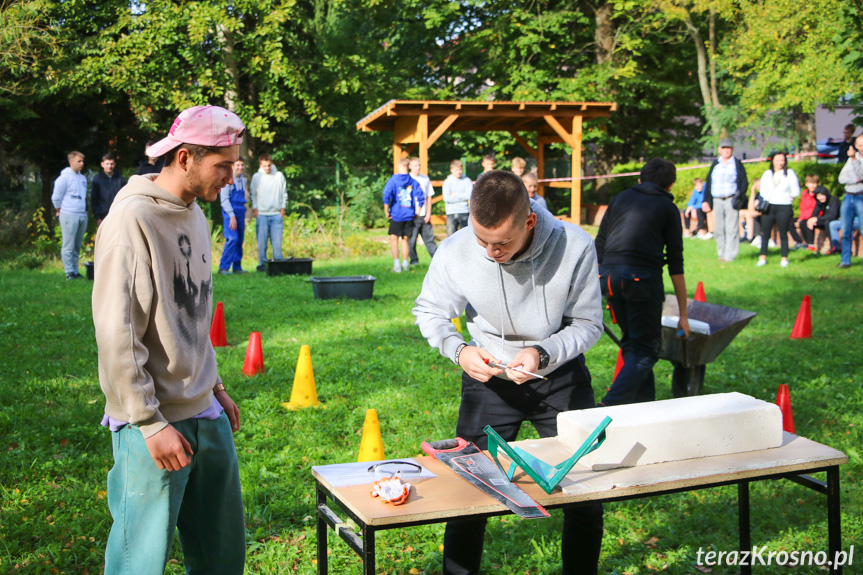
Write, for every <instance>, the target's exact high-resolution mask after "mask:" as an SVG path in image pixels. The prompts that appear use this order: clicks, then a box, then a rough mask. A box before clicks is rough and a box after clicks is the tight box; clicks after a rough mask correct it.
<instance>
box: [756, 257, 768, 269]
mask: <svg viewBox="0 0 863 575" xmlns="http://www.w3.org/2000/svg"><path fill="white" fill-rule="evenodd" d="M766 265H767V260H762V259H760V258H759V260H758V263H756V264H755V267H757V268H760V267H762V266H766Z"/></svg>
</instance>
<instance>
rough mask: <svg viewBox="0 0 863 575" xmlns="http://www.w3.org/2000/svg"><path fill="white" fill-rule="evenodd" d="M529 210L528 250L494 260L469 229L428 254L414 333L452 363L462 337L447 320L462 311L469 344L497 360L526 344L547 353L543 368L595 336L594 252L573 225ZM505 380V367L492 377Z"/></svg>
mask: <svg viewBox="0 0 863 575" xmlns="http://www.w3.org/2000/svg"><path fill="white" fill-rule="evenodd" d="M531 211H532V212H534V213H535V214H536V217H537V223H536V227H535V228H534V233H533V240H532V242H531V244H530V247H529V248H528V249H527V250H525V252H524V253H523V254H521V255H520V256H519V257H518V258H515V259H513V260H510V261H508V262H505V263H503V264H498V263H497V262H495V261H494V260H493V259H491V258H490V257H488V255H487V254H486V250H485V248H483V247H482V246H480V245H479V244H478V243H477V240H476V236H475V235H474V232H473V227H468V228H465V229H462V230H459V231H458V232H456V233H455V234H453V235H452V236H451V237H449V238H447V239H446V240H444V241H443V243H441V245H440V246H439V247H438V252H437V253H436V254H435V257H434V258H432V262H431V265H430V266H429V271H428V273H427V274H426V277H425V280H424V281H423V287H422V291H421V292H420V295H419V297H418V298H417V300H416V306H415V307H414V309H413V314H414V315H415V316H416V318H417V320H416V324H417V326H419V328H420V332H421V333H422V335H423V337H425V338H426V339H427V340H428V342H429V343H430V344H431V346H432V347H436V348H438V349H439V350H440V352H441V355H443V356H444V357H448V358H449V359H450V360H452V361H455V352H456V349H457V348H458V346H459V344H461V343H462V342H464V339H463V338H462V336H461V335H460V334H459V333H458V332H457V331H456V329H455V327H454V326H453V324H452V322H451V318H454V317H459V316H460V315H461V313H462V312H463V311H465V310H466V311H467V327H468V330H469V331H470V334H471V336H472V340H471V342H470V344H471V345H475V346H478V347H481V348H484V349H486V350H487V351H488V352H489V353H491V354H492V355H494V356H495V357H497V359H499V360H501V361H502V362H503V363H509V362H510V361H512V360H513V358H514V357H515V355H516V354H517V353H518V352H519V351H521V350H522V349H524V348H525V347H529V346H531V345H537V344H538V345H541V346H542V347H543V348H544V349H545V350H546V351H547V352H548V354H549V356H550V357H551V361H550V362H549V364H548V366H547V367H546V368H545V369H544V370H542V371H540V373H541V374H542V375H545V374H547V373H550V372H552V371H554V370H555V369H557V368H558V367H560V366H561V365H563V364H565V363H567V362H568V361H570V360H572V359H574V358H575V357H577V356H578V355H580V354H582V353H584V352H586V351H587V350H589V349H590V348H591V347H592V346H593V345H594V344H595V343H596V342H597V341H599V338H600V336H601V335H602V300H601V295H600V290H599V277H598V274H597V264H596V251H595V249H594V246H593V241H592V240H591V239H590V236H589V235H588V234H587V233H586V232H585V231H584V230H582V229H581V228H580V227H578V226H575V225H572V224H568V223H565V222H562V221H560V220H556V219H554V217H553V216H552V215H551V213H549V212H548V211H547V210H543V209H540V208H539V207H538V206H537V205H536V204H535V203H534V202H531ZM497 377H501V378H504V379H506V375H505V372H503V373H501V375H499V376H497Z"/></svg>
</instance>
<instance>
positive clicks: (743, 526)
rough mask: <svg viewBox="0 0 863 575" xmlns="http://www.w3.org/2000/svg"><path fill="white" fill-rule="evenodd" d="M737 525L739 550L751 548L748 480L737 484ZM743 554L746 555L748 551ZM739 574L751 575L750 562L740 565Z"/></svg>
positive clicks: (743, 550)
mask: <svg viewBox="0 0 863 575" xmlns="http://www.w3.org/2000/svg"><path fill="white" fill-rule="evenodd" d="M737 525H738V530H739V531H740V551H741V555H743V552H746V551H751V550H752V533H751V531H750V530H749V482H748V481H741V482H740V483H738V484H737ZM744 556H748V553H747V554H746V555H744ZM740 573H741V575H752V564H751V563H750V562H747V563H746V564H745V565H741V566H740Z"/></svg>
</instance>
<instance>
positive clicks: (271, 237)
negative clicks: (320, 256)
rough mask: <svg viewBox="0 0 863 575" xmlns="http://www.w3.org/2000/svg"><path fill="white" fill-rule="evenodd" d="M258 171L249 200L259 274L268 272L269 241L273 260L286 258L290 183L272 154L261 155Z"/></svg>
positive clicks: (251, 186)
mask: <svg viewBox="0 0 863 575" xmlns="http://www.w3.org/2000/svg"><path fill="white" fill-rule="evenodd" d="M258 166H259V167H258V171H257V172H256V173H255V175H254V176H252V183H251V185H250V186H249V188H250V190H251V191H250V194H249V195H250V197H251V200H252V217H253V218H255V233H256V235H257V237H258V267H257V268H256V269H257V271H259V272H262V271H264V270H265V269H266V267H265V266H264V262H265V261H266V260H267V242H268V241H269V242H270V243H271V244H272V246H273V259H274V260H280V259H283V257H284V256H283V255H282V233H283V231H284V229H285V208H286V207H287V205H288V184H287V182H286V181H285V176H284V174H282V173H281V172H280V171H279V170H278V169H277V168H276V166H274V165H273V158H272V157H271V156H270V155H269V154H261V155H260V156H258Z"/></svg>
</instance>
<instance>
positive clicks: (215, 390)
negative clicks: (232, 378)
mask: <svg viewBox="0 0 863 575" xmlns="http://www.w3.org/2000/svg"><path fill="white" fill-rule="evenodd" d="M220 391H227V390H226V389H225V384H224V383H217V384H216V385H214V386H213V393H219V392H220Z"/></svg>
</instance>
